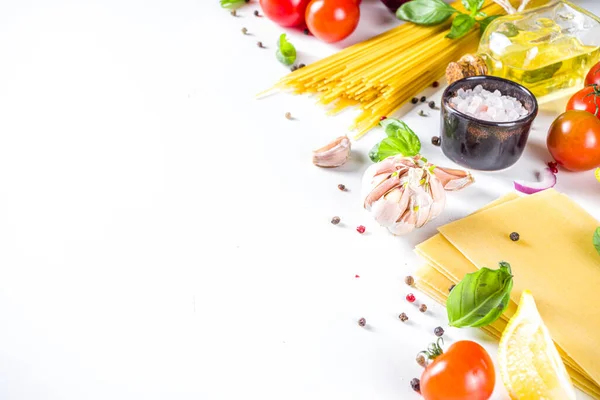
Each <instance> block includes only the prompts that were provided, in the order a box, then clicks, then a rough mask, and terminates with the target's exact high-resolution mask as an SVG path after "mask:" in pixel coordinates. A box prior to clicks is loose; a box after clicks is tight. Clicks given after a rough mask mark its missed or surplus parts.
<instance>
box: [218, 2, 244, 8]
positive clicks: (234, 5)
mask: <svg viewBox="0 0 600 400" xmlns="http://www.w3.org/2000/svg"><path fill="white" fill-rule="evenodd" d="M246 3H247V1H246V0H221V7H223V8H230V9H234V8H240V7H241V6H243V5H244V4H246Z"/></svg>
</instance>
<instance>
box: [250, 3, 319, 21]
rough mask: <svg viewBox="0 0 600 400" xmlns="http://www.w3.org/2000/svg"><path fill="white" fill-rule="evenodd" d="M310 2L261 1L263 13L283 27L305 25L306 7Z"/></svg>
mask: <svg viewBox="0 0 600 400" xmlns="http://www.w3.org/2000/svg"><path fill="white" fill-rule="evenodd" d="M309 2H310V0H260V6H261V8H262V11H263V13H264V14H265V15H266V16H267V18H269V19H270V20H271V21H273V22H275V23H277V24H279V25H281V26H288V27H291V26H301V25H304V15H305V12H306V6H308V3H309Z"/></svg>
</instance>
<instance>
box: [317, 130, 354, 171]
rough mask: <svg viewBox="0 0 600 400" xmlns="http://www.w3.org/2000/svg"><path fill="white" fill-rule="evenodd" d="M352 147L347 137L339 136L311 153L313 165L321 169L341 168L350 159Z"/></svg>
mask: <svg viewBox="0 0 600 400" xmlns="http://www.w3.org/2000/svg"><path fill="white" fill-rule="evenodd" d="M351 150H352V145H351V143H350V139H348V136H340V137H338V138H336V139H335V140H334V141H333V142H331V143H329V144H327V145H326V146H323V147H321V148H320V149H317V150H314V151H313V164H314V165H316V166H317V167H322V168H335V167H339V166H342V165H344V164H345V163H346V161H348V159H349V158H350V151H351Z"/></svg>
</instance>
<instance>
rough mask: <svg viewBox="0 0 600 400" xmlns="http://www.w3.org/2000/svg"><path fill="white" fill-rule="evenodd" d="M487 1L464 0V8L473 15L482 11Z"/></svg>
mask: <svg viewBox="0 0 600 400" xmlns="http://www.w3.org/2000/svg"><path fill="white" fill-rule="evenodd" d="M484 2H485V0H462V4H463V6H464V7H465V8H466V9H467V10H469V11H471V12H472V13H473V14H474V13H476V12H477V11H479V10H481V7H483V3H484Z"/></svg>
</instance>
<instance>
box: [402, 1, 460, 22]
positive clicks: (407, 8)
mask: <svg viewBox="0 0 600 400" xmlns="http://www.w3.org/2000/svg"><path fill="white" fill-rule="evenodd" d="M457 12H458V10H456V9H455V8H454V7H452V6H450V5H448V4H446V3H444V2H443V1H442V0H412V1H409V2H408V3H404V4H403V5H401V6H400V8H398V10H397V11H396V17H398V19H401V20H403V21H409V22H413V23H415V24H419V25H438V24H441V23H442V22H444V21H446V20H448V18H450V17H451V16H452V14H454V13H457Z"/></svg>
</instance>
